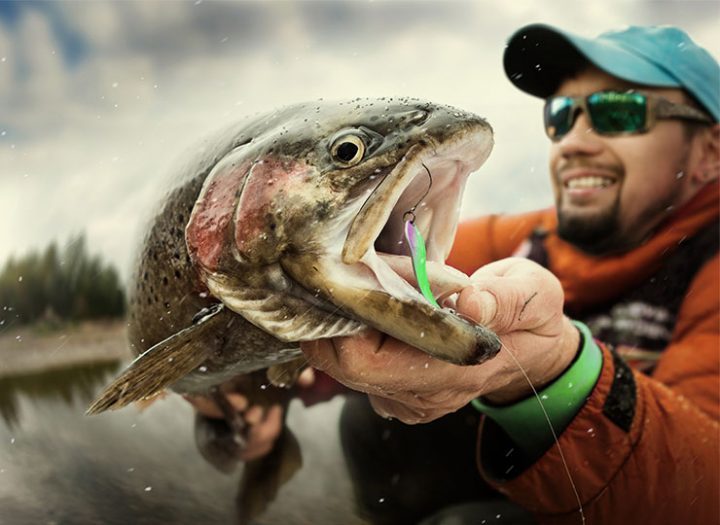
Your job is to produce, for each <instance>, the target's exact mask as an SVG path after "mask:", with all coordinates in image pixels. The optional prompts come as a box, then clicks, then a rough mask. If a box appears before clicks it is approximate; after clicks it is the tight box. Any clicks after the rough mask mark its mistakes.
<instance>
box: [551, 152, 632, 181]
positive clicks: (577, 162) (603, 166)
mask: <svg viewBox="0 0 720 525" xmlns="http://www.w3.org/2000/svg"><path fill="white" fill-rule="evenodd" d="M575 169H586V170H589V171H605V172H609V173H612V174H613V175H615V176H616V177H618V178H621V177H622V175H623V173H624V172H625V170H624V169H623V168H622V167H621V166H618V165H617V164H608V163H603V162H596V161H591V160H588V159H585V158H580V157H575V158H570V159H567V160H566V161H564V162H561V163H559V164H558V165H557V166H556V168H555V169H554V170H553V175H554V176H555V177H556V178H558V179H560V178H561V177H562V175H563V174H564V173H565V172H566V171H570V170H575Z"/></svg>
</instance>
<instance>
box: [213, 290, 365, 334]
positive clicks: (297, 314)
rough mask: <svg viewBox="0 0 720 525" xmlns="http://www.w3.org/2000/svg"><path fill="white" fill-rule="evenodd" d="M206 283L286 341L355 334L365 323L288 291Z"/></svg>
mask: <svg viewBox="0 0 720 525" xmlns="http://www.w3.org/2000/svg"><path fill="white" fill-rule="evenodd" d="M207 285H208V288H209V289H210V292H211V293H212V294H213V295H214V296H215V297H218V298H219V299H220V300H221V301H222V302H223V303H225V306H227V307H228V308H229V309H230V310H232V311H233V312H235V313H237V314H239V315H241V316H243V317H244V318H245V319H247V320H248V321H249V322H251V323H252V324H254V325H255V326H257V327H258V328H260V329H262V330H265V331H266V332H267V333H269V334H270V335H272V336H274V337H276V338H277V339H279V340H281V341H284V342H287V343H290V342H297V341H315V340H317V339H327V338H330V337H340V336H348V335H356V334H358V333H360V332H362V331H363V330H364V329H365V328H366V326H365V324H364V323H361V322H359V321H356V320H355V319H350V318H348V317H344V316H343V315H340V314H338V313H333V312H328V311H325V310H323V309H321V308H319V307H318V306H315V305H313V304H311V303H309V302H308V301H306V300H304V299H301V298H299V297H295V296H294V295H290V294H289V293H284V292H279V291H275V290H270V289H265V288H235V287H226V286H223V284H222V283H220V282H219V281H213V280H208V282H207Z"/></svg>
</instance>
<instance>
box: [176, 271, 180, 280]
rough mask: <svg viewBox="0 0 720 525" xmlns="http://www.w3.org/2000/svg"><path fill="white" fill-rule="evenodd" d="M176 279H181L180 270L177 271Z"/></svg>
mask: <svg viewBox="0 0 720 525" xmlns="http://www.w3.org/2000/svg"><path fill="white" fill-rule="evenodd" d="M175 278H176V279H180V270H175Z"/></svg>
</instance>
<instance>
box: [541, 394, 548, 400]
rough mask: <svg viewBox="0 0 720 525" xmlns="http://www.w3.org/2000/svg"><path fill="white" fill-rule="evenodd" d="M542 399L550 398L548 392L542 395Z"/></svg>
mask: <svg viewBox="0 0 720 525" xmlns="http://www.w3.org/2000/svg"><path fill="white" fill-rule="evenodd" d="M540 399H542V400H543V401H545V400H546V399H548V395H547V394H543V395H541V396H540Z"/></svg>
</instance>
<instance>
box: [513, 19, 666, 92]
mask: <svg viewBox="0 0 720 525" xmlns="http://www.w3.org/2000/svg"><path fill="white" fill-rule="evenodd" d="M588 62H589V63H591V64H593V65H595V66H596V67H598V68H599V69H602V70H603V71H605V72H607V73H609V74H611V75H613V76H615V77H618V78H621V79H623V80H626V81H628V82H634V83H638V84H643V85H651V86H665V87H677V86H679V83H678V82H677V81H676V80H675V79H674V78H673V77H672V76H670V75H669V74H668V73H667V72H665V71H664V70H663V69H661V68H659V67H657V66H655V65H653V64H652V63H650V62H649V61H648V60H647V59H645V58H643V57H642V56H641V55H636V54H634V53H632V52H630V51H627V50H626V49H623V48H621V47H619V46H617V45H616V44H615V43H614V42H612V41H611V40H607V39H602V37H600V38H597V39H594V40H589V39H586V38H583V37H579V36H576V35H572V34H570V33H566V32H563V31H560V30H558V29H555V28H553V27H551V26H547V25H544V24H533V25H529V26H525V27H523V28H522V29H520V30H518V31H517V32H516V33H515V34H513V35H512V36H511V37H510V40H509V41H508V45H507V47H506V49H505V55H504V57H503V65H504V67H505V73H506V74H507V76H508V78H509V79H510V81H511V82H512V83H513V84H515V85H516V86H517V87H518V88H519V89H521V90H523V91H525V92H526V93H529V94H531V95H535V96H537V97H542V98H546V97H549V96H550V95H552V94H553V93H555V92H556V91H557V88H558V86H559V85H560V83H561V82H562V81H563V80H564V79H566V78H568V77H571V76H573V75H574V74H576V73H577V72H578V71H579V70H580V69H581V68H583V67H584V66H585V65H586V64H587V63H588Z"/></svg>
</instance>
